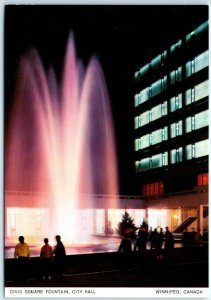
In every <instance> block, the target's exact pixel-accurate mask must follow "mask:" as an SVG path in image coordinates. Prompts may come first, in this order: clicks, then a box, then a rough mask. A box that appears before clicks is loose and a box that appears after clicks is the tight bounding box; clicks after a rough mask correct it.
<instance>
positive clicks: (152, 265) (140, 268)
mask: <svg viewBox="0 0 211 300" xmlns="http://www.w3.org/2000/svg"><path fill="white" fill-rule="evenodd" d="M39 266H40V264H39V258H38V257H36V258H31V259H30V279H29V281H28V282H21V283H20V282H15V281H14V268H15V261H14V259H6V260H5V287H205V288H206V287H208V246H207V244H205V245H195V246H186V247H183V248H178V249H174V255H173V259H172V261H170V262H167V261H165V260H159V261H158V260H155V258H154V256H153V253H151V252H150V251H147V255H146V258H145V259H144V261H142V262H141V263H140V262H139V256H138V253H136V252H134V253H133V255H132V257H131V260H130V262H129V264H128V266H127V268H126V269H123V268H122V263H121V261H120V259H119V256H118V253H100V254H87V255H70V256H68V257H67V261H66V270H65V274H64V275H63V276H62V277H53V278H52V279H51V280H42V278H41V275H40V268H39Z"/></svg>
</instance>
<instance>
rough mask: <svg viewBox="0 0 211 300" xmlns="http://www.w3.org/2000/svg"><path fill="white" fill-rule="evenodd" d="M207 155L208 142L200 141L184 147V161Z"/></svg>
mask: <svg viewBox="0 0 211 300" xmlns="http://www.w3.org/2000/svg"><path fill="white" fill-rule="evenodd" d="M207 155H208V140H204V141H200V142H197V143H195V144H191V145H187V146H186V159H187V160H190V159H193V158H198V157H203V156H207Z"/></svg>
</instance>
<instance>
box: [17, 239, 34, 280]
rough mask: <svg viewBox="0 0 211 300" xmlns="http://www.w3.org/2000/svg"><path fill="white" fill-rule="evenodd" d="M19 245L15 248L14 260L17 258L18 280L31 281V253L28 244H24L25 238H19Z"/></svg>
mask: <svg viewBox="0 0 211 300" xmlns="http://www.w3.org/2000/svg"><path fill="white" fill-rule="evenodd" d="M18 240H19V243H18V244H17V245H16V246H15V251H14V258H17V269H16V280H20V281H22V280H28V279H29V258H30V251H29V246H28V244H27V243H25V242H24V237H23V236H22V235H21V236H19V239H18Z"/></svg>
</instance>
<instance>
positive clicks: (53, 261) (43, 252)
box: [14, 235, 66, 280]
mask: <svg viewBox="0 0 211 300" xmlns="http://www.w3.org/2000/svg"><path fill="white" fill-rule="evenodd" d="M55 239H56V242H57V243H56V245H55V246H54V247H52V246H50V245H49V241H48V238H44V245H43V246H42V247H41V249H40V266H41V274H42V278H43V279H44V280H45V279H51V277H52V274H54V275H55V276H61V275H62V274H63V273H64V266H65V257H66V250H65V247H64V245H63V243H62V241H61V237H60V235H56V237H55ZM14 258H16V259H17V268H16V271H17V273H16V277H17V280H27V279H28V277H29V258H30V249H29V246H28V244H27V243H26V242H25V241H24V237H23V236H19V243H18V244H17V245H16V246H15V251H14Z"/></svg>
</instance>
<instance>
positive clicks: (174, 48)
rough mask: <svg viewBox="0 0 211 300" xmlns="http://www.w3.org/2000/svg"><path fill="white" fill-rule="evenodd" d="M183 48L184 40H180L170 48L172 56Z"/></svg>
mask: <svg viewBox="0 0 211 300" xmlns="http://www.w3.org/2000/svg"><path fill="white" fill-rule="evenodd" d="M181 46H182V40H179V41H178V42H177V43H175V44H173V45H172V46H171V47H170V52H171V54H174V53H175V51H176V50H177V49H178V48H180V47H181Z"/></svg>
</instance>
